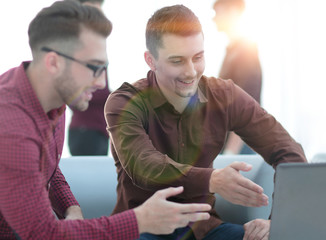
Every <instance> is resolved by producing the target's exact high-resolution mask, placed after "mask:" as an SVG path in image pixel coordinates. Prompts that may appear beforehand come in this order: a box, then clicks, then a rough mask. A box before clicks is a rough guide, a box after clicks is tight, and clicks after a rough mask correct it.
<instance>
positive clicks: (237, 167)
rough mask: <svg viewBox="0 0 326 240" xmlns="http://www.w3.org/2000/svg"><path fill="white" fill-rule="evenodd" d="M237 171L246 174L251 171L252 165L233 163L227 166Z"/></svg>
mask: <svg viewBox="0 0 326 240" xmlns="http://www.w3.org/2000/svg"><path fill="white" fill-rule="evenodd" d="M229 166H230V167H232V168H234V169H235V170H237V171H244V172H248V171H250V170H251V169H252V165H251V164H248V163H245V162H233V163H231V164H230V165H229Z"/></svg>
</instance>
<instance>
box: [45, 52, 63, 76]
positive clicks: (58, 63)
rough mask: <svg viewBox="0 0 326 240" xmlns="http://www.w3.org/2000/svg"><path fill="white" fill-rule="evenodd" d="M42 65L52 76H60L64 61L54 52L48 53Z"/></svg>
mask: <svg viewBox="0 0 326 240" xmlns="http://www.w3.org/2000/svg"><path fill="white" fill-rule="evenodd" d="M43 60H44V64H45V67H46V69H47V70H48V72H49V73H51V74H52V75H57V74H60V72H61V71H62V69H63V67H64V66H63V65H64V61H62V59H60V58H59V56H58V55H57V54H56V53H54V52H48V53H46V54H45V56H44V59H43Z"/></svg>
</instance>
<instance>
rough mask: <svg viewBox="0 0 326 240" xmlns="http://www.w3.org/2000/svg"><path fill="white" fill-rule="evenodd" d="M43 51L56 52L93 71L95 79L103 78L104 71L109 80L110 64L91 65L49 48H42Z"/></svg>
mask: <svg viewBox="0 0 326 240" xmlns="http://www.w3.org/2000/svg"><path fill="white" fill-rule="evenodd" d="M41 51H44V52H55V53H56V54H58V55H60V56H62V57H64V58H67V59H69V60H71V61H74V62H77V63H79V64H81V65H83V66H85V67H87V68H89V69H91V70H92V71H93V73H94V74H93V76H94V77H95V78H98V77H99V76H101V74H102V73H103V71H105V79H107V68H108V65H109V63H107V64H104V65H94V64H90V63H87V62H84V61H81V60H78V59H76V58H73V57H71V56H68V55H66V54H64V53H61V52H58V51H56V50H53V49H51V48H48V47H42V48H41Z"/></svg>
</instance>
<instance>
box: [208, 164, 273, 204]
mask: <svg viewBox="0 0 326 240" xmlns="http://www.w3.org/2000/svg"><path fill="white" fill-rule="evenodd" d="M251 169H252V166H251V165H249V164H247V163H244V162H233V163H231V164H230V165H229V166H227V167H225V168H223V169H215V170H214V171H213V173H212V175H211V179H210V182H209V190H210V192H212V193H218V194H219V195H221V196H222V197H223V198H224V199H226V200H227V201H229V202H232V203H234V204H238V205H243V206H246V207H261V206H266V205H268V197H267V196H266V195H265V194H264V193H263V191H264V190H263V188H262V187H260V186H259V185H257V184H255V183H254V182H252V181H251V180H249V179H247V178H245V177H244V176H242V175H241V174H240V173H239V171H246V172H247V171H250V170H251Z"/></svg>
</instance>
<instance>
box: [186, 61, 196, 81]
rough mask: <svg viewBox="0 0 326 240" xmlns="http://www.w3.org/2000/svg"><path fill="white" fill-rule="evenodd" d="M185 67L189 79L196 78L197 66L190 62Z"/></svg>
mask: <svg viewBox="0 0 326 240" xmlns="http://www.w3.org/2000/svg"><path fill="white" fill-rule="evenodd" d="M185 67H186V68H185V75H186V77H187V78H194V77H195V76H196V75H197V71H196V68H195V64H194V63H193V62H192V61H189V62H188V63H187V64H186V65H185Z"/></svg>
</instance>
